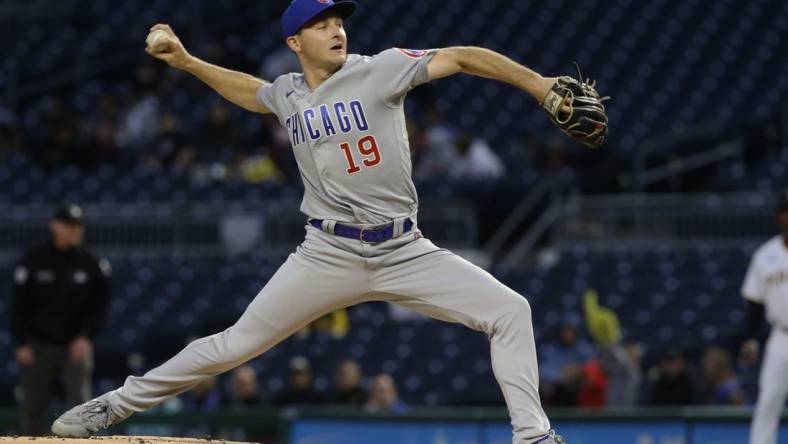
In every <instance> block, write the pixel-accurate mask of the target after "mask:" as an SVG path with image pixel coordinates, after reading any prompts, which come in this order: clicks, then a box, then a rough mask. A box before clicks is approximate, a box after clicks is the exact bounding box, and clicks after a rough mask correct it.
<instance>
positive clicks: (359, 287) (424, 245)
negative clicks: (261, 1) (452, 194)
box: [109, 223, 550, 444]
mask: <svg viewBox="0 0 788 444" xmlns="http://www.w3.org/2000/svg"><path fill="white" fill-rule="evenodd" d="M400 227H401V224H400ZM324 229H326V230H327V231H330V225H329V224H327V223H324ZM400 231H401V228H400ZM395 234H397V233H396V231H395ZM373 300H376V301H380V300H382V301H388V302H392V303H395V304H399V305H401V306H403V307H406V308H409V309H412V310H415V311H418V312H420V313H423V314H425V315H427V316H430V317H433V318H435V319H440V320H443V321H449V322H459V323H462V324H463V325H466V326H467V327H470V328H472V329H474V330H479V331H483V332H485V333H486V334H487V335H488V337H489V338H490V344H491V355H492V369H493V372H494V374H495V377H496V379H497V381H498V383H499V384H500V386H501V389H502V391H503V395H504V398H505V400H506V404H507V406H508V408H509V412H510V415H511V420H512V426H513V430H514V434H513V439H512V442H513V443H515V444H524V443H528V442H531V441H532V440H533V439H535V438H537V437H540V436H543V435H544V434H546V433H547V432H548V430H549V428H550V423H549V421H548V419H547V417H546V416H545V413H544V411H543V410H542V407H541V403H540V400H539V392H538V381H539V375H538V370H537V361H536V347H535V344H534V333H533V327H532V323H531V308H530V306H529V304H528V302H527V301H526V300H525V298H523V297H522V296H521V295H519V294H518V293H516V292H515V291H513V290H511V289H510V288H508V287H506V286H505V285H503V284H501V283H500V282H498V281H497V280H496V279H495V278H494V277H493V276H492V275H490V274H489V273H487V272H486V271H484V270H482V269H481V268H479V267H477V266H475V265H473V264H471V263H470V262H467V261H466V260H464V259H462V258H461V257H459V256H457V255H455V254H454V253H452V252H450V251H448V250H443V249H440V248H438V247H436V246H435V245H434V244H433V243H432V242H430V241H429V240H427V239H424V238H421V236H420V233H419V232H418V230H416V229H414V230H412V231H410V232H408V233H405V234H404V235H399V236H396V237H394V238H393V239H391V240H388V241H385V242H382V243H378V244H368V243H363V242H361V241H359V240H353V239H347V238H343V237H339V236H335V235H332V234H329V233H327V232H324V231H321V230H319V229H317V228H315V227H312V226H309V225H307V226H306V238H305V240H304V242H303V243H302V244H301V245H300V246H299V247H298V248H297V249H296V252H295V253H293V254H291V255H290V257H289V258H288V259H287V261H286V262H285V263H284V264H283V265H282V266H281V267H280V268H279V270H277V272H276V273H275V274H274V275H273V277H272V278H271V279H270V280H269V281H268V283H267V284H266V285H265V287H263V289H262V290H261V291H260V293H259V294H258V295H257V296H256V297H255V299H254V300H253V301H252V302H251V303H250V304H249V306H248V307H247V309H246V311H245V312H244V313H243V314H242V315H241V317H240V319H238V321H237V322H236V323H235V325H233V326H232V327H230V328H228V329H227V330H225V331H223V332H221V333H217V334H214V335H211V336H208V337H205V338H202V339H197V340H195V341H194V342H192V343H190V344H189V345H187V346H186V347H185V348H184V349H183V350H182V351H181V352H179V353H178V354H177V355H175V356H174V357H173V358H171V359H170V360H168V361H167V362H165V363H164V364H162V365H160V366H159V367H156V368H154V369H152V370H150V371H149V372H147V373H146V374H145V375H144V376H141V377H135V376H129V377H128V378H127V379H126V381H125V383H124V385H123V386H122V387H120V388H118V389H117V390H114V391H113V392H111V394H110V396H109V402H110V405H111V408H112V410H113V412H114V413H115V414H117V415H119V416H120V417H123V418H125V417H128V416H129V415H131V414H132V413H134V412H139V411H142V410H146V409H149V408H151V407H153V406H155V405H157V404H159V403H161V402H163V401H164V400H166V399H168V398H170V397H173V396H175V395H177V394H179V393H181V392H184V391H186V390H189V389H190V388H191V387H193V386H194V385H196V384H197V383H198V382H199V381H200V380H201V379H203V378H205V377H208V376H212V375H217V374H219V373H222V372H225V371H227V370H230V369H232V368H234V367H237V366H239V365H240V364H242V363H244V362H246V361H248V360H250V359H252V358H254V357H256V356H258V355H260V354H261V353H263V352H265V351H266V350H268V349H269V348H271V347H273V346H274V345H276V344H277V343H279V342H280V341H282V340H284V339H285V338H287V337H289V336H290V335H292V334H293V333H295V332H296V331H298V330H299V329H301V328H303V327H304V326H306V325H307V324H309V323H310V322H311V321H313V320H314V319H317V318H318V317H320V316H321V315H323V314H325V313H329V312H331V311H333V310H336V309H338V308H342V307H348V306H351V305H355V304H358V303H361V302H365V301H373Z"/></svg>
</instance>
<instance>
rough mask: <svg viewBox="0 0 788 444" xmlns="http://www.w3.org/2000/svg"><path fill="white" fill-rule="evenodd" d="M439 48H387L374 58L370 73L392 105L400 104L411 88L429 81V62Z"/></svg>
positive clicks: (379, 89) (385, 98) (384, 97)
mask: <svg viewBox="0 0 788 444" xmlns="http://www.w3.org/2000/svg"><path fill="white" fill-rule="evenodd" d="M437 51H438V50H437V49H428V50H422V49H402V48H391V49H387V50H385V51H383V52H381V53H380V54H378V55H376V56H375V57H374V58H373V71H372V72H371V73H370V74H371V75H372V76H373V78H374V79H375V81H376V84H377V85H378V91H380V94H381V95H382V98H383V100H385V101H386V102H387V103H388V104H390V105H394V106H396V105H399V104H400V103H401V102H402V100H403V99H404V98H405V94H406V93H407V92H408V91H410V90H411V89H413V88H415V87H417V86H419V85H421V84H423V83H427V81H428V80H429V77H428V74H427V64H428V63H429V61H430V60H432V57H434V56H435V53H436V52H437Z"/></svg>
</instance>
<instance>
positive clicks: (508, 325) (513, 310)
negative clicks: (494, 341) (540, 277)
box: [493, 295, 531, 332]
mask: <svg viewBox="0 0 788 444" xmlns="http://www.w3.org/2000/svg"><path fill="white" fill-rule="evenodd" d="M499 309H500V310H501V311H500V315H499V316H498V319H497V321H496V322H495V323H494V325H493V330H494V332H495V331H501V330H511V329H515V330H517V329H520V328H529V329H530V328H531V304H529V303H528V301H527V300H526V299H525V298H524V297H522V296H520V295H516V296H515V297H512V298H509V299H508V300H507V302H506V304H504V305H503V306H501V307H499Z"/></svg>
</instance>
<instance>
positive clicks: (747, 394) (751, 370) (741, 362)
mask: <svg viewBox="0 0 788 444" xmlns="http://www.w3.org/2000/svg"><path fill="white" fill-rule="evenodd" d="M760 355H761V347H760V345H759V344H758V342H757V341H745V342H744V343H743V344H742V345H741V348H739V355H738V357H737V360H736V377H737V379H738V380H739V384H740V386H741V391H742V394H743V395H744V402H745V403H746V404H748V405H752V404H754V403H755V400H756V399H757V396H758V375H759V372H760V367H761V360H760Z"/></svg>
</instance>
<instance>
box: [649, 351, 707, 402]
mask: <svg viewBox="0 0 788 444" xmlns="http://www.w3.org/2000/svg"><path fill="white" fill-rule="evenodd" d="M648 376H649V382H650V389H649V403H650V404H653V405H688V404H692V403H693V401H694V397H693V395H694V393H695V382H694V380H693V378H692V377H691V375H690V373H689V370H688V369H687V361H686V360H685V358H684V355H683V354H682V353H681V351H679V350H671V351H669V352H667V353H666V354H665V355H664V356H662V358H661V359H660V360H659V363H658V365H657V366H656V367H655V368H652V369H651V370H650V371H649V373H648Z"/></svg>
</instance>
